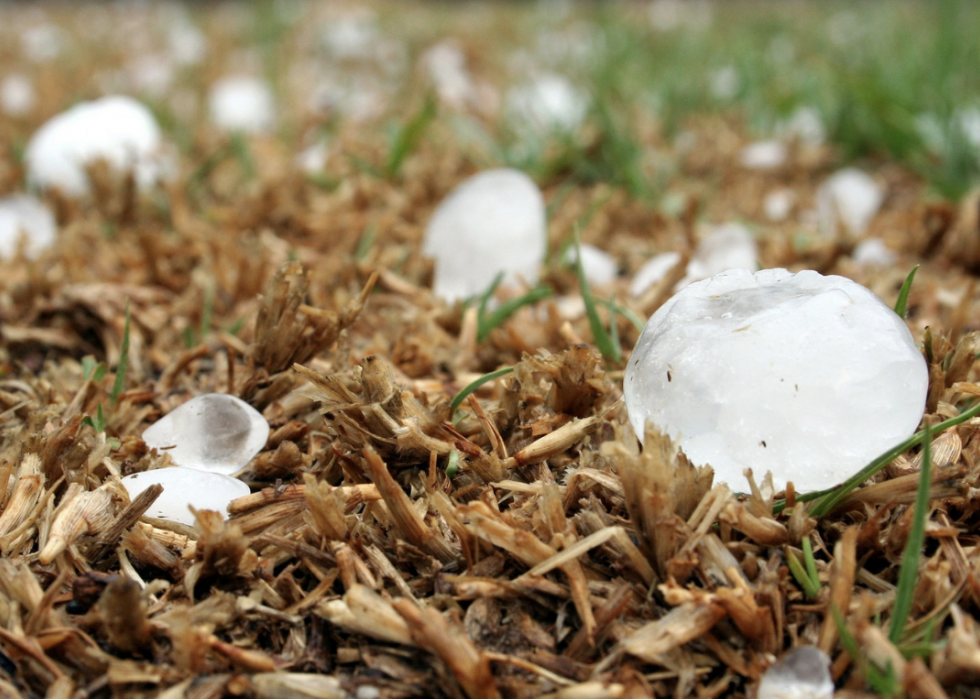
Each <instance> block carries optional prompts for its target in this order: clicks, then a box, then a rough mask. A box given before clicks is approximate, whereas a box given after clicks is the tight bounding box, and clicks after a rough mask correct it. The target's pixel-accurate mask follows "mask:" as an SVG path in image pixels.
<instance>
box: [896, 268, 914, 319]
mask: <svg viewBox="0 0 980 699" xmlns="http://www.w3.org/2000/svg"><path fill="white" fill-rule="evenodd" d="M918 271H919V265H916V266H915V267H913V268H912V271H911V272H909V274H908V276H907V277H905V281H904V282H902V288H901V290H899V292H898V300H897V301H895V312H896V313H897V314H898V317H899V318H905V316H906V315H907V313H908V308H909V292H910V291H911V290H912V280H913V279H915V273H916V272H918Z"/></svg>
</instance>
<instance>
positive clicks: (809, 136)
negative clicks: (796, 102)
mask: <svg viewBox="0 0 980 699" xmlns="http://www.w3.org/2000/svg"><path fill="white" fill-rule="evenodd" d="M776 132H777V133H778V134H779V136H780V137H781V138H795V139H797V140H799V142H800V143H803V144H805V145H808V146H819V145H822V144H823V142H824V141H826V140H827V127H825V126H824V124H823V119H822V118H821V117H820V112H818V111H817V110H816V109H814V108H813V107H807V106H800V107H797V108H796V109H795V110H794V111H793V113H792V114H790V116H789V118H788V119H787V120H786V121H784V122H782V123H781V124H779V125H778V126H777V128H776Z"/></svg>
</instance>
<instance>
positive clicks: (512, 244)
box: [422, 168, 547, 303]
mask: <svg viewBox="0 0 980 699" xmlns="http://www.w3.org/2000/svg"><path fill="white" fill-rule="evenodd" d="M546 238H547V233H546V223H545V208H544V197H542V196H541V190H540V189H538V186H537V185H536V184H535V183H534V181H533V180H532V179H531V178H530V177H528V176H527V175H525V174H524V173H523V172H520V171H519V170H512V169H510V168H501V169H497V170H486V171H484V172H481V173H478V174H476V175H473V176H472V177H470V178H469V179H467V180H466V181H465V182H463V183H462V184H460V185H459V186H458V187H456V189H454V190H453V191H452V192H450V194H449V196H447V197H446V198H445V199H444V200H443V201H442V203H440V204H439V206H438V207H437V208H436V210H435V213H434V214H433V215H432V218H431V219H430V220H429V224H428V225H427V226H426V228H425V240H424V242H423V244H422V253H423V254H424V255H426V256H428V257H432V258H433V259H435V279H434V281H433V285H432V286H433V291H434V292H435V294H436V296H439V297H440V298H442V299H445V300H446V301H448V302H449V303H453V302H454V301H458V300H462V299H466V298H469V297H471V296H475V295H477V294H480V293H482V292H484V291H486V290H487V288H488V287H489V286H490V285H491V284H492V283H493V280H494V278H495V277H496V276H497V274H499V273H500V272H504V274H505V280H504V281H505V283H508V282H509V283H513V282H516V281H517V280H518V279H522V280H524V281H525V282H527V283H528V284H536V283H537V281H538V270H539V268H540V266H541V263H542V262H543V261H544V254H545V246H546V244H547V241H546Z"/></svg>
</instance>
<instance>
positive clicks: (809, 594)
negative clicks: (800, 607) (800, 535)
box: [786, 539, 820, 600]
mask: <svg viewBox="0 0 980 699" xmlns="http://www.w3.org/2000/svg"><path fill="white" fill-rule="evenodd" d="M804 541H806V539H804ZM811 553H812V552H811ZM786 563H787V565H789V572H790V573H792V574H793V578H794V579H795V580H796V582H797V583H798V584H799V586H800V587H801V588H802V589H803V594H804V595H805V596H806V598H807V599H808V600H813V599H816V597H817V595H818V594H820V581H819V580H817V581H814V580H813V578H812V577H810V574H809V573H808V572H807V569H806V568H805V567H804V564H803V563H801V562H800V559H799V558H797V557H796V554H795V553H793V551H792V549H790V548H788V547H787V549H786Z"/></svg>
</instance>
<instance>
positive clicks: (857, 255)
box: [851, 238, 898, 267]
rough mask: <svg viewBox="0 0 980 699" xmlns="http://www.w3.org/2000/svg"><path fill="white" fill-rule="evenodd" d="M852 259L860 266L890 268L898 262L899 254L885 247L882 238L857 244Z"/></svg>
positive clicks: (870, 239)
mask: <svg viewBox="0 0 980 699" xmlns="http://www.w3.org/2000/svg"><path fill="white" fill-rule="evenodd" d="M851 258H852V259H853V260H854V261H855V262H857V263H858V264H859V265H866V266H868V267H890V266H891V265H893V264H895V262H896V261H897V260H898V253H896V252H895V251H894V250H892V249H891V248H890V247H888V246H887V245H885V241H884V240H882V239H881V238H868V239H867V240H862V241H861V242H860V243H858V244H857V247H855V248H854V252H853V253H851Z"/></svg>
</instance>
